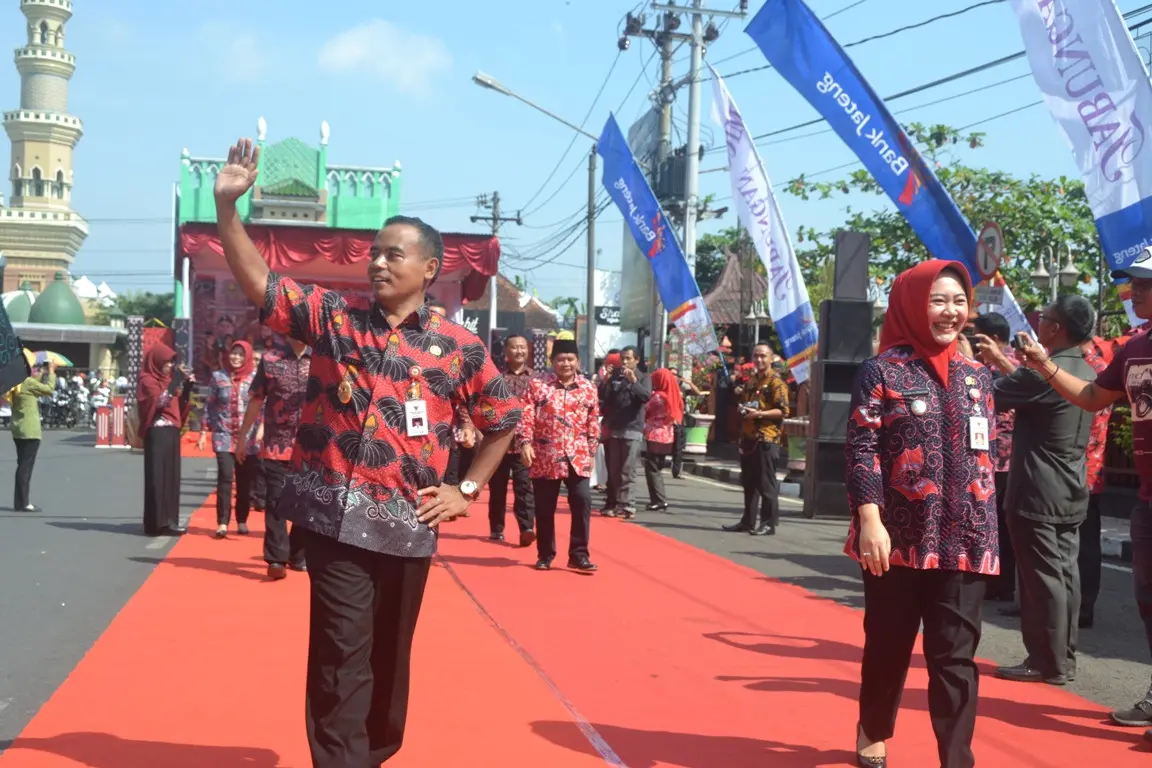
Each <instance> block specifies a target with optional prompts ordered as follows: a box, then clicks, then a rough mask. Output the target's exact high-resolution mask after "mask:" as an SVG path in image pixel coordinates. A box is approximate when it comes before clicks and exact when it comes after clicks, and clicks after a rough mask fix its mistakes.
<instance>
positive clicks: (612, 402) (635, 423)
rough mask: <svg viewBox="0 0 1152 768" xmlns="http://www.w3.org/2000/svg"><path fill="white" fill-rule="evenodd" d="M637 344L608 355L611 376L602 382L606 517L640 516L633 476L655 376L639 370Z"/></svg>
mask: <svg viewBox="0 0 1152 768" xmlns="http://www.w3.org/2000/svg"><path fill="white" fill-rule="evenodd" d="M639 362H640V358H639V356H638V355H637V354H636V347H624V349H622V350H621V351H620V356H619V358H618V359H616V358H613V356H612V355H609V356H608V359H607V361H606V365H607V366H608V369H609V370H608V376H607V377H606V378H605V379H604V380H603V381H601V382H600V391H599V394H600V402H601V403H602V404H603V405H602V407H603V409H604V432H605V434H606V435H607V437H608V439H607V441H606V442H605V444H604V460H605V463H606V464H607V465H608V500H607V501H606V502H605V504H604V509H603V510H601V514H602V515H604V516H606V517H616V516H619V517H623V518H625V519H626V520H630V519H632V518H633V517H635V516H636V507H635V506H634V505H633V504H632V478H633V476H634V475H635V473H636V465H637V464H638V463H639V462H640V450H641V448H642V447H643V444H644V408H645V406H647V404H648V399H649V398H651V397H652V379H651V378H649V376H648V374H646V373H643V372H642V371H640V370H637V367H636V366H637V364H638V363H639Z"/></svg>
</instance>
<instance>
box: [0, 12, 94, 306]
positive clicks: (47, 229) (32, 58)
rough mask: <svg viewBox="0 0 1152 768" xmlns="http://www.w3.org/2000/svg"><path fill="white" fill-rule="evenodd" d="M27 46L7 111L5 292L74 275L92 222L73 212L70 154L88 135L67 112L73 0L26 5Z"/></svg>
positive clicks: (1, 238) (2, 232) (1, 228)
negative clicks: (67, 43)
mask: <svg viewBox="0 0 1152 768" xmlns="http://www.w3.org/2000/svg"><path fill="white" fill-rule="evenodd" d="M20 10H21V11H22V12H23V13H24V16H25V18H26V19H27V39H28V41H27V44H25V45H24V46H22V47H20V48H17V49H16V70H17V71H18V72H19V73H20V108H19V109H18V110H15V111H11V112H5V113H4V115H3V119H4V130H5V131H6V132H7V134H8V138H9V139H10V140H11V142H12V162H11V164H10V166H9V174H8V178H9V180H10V182H11V185H12V186H11V188H10V190H9V195H10V197H9V202H8V205H7V206H6V207H5V206H0V253H3V256H4V267H3V275H4V276H3V287H2V290H4V291H9V290H15V289H16V288H18V287H19V286H20V285H21V284H22V283H25V282H27V283H31V284H32V287H33V288H34V289H36V290H43V289H44V287H45V286H47V285H48V284H49V283H51V282H52V279H53V276H54V274H55V273H56V272H59V271H68V269H69V268H70V266H71V264H72V260H73V258H75V256H76V252H77V251H78V250H80V246H81V245H82V244H83V242H84V239H85V238H86V237H87V236H88V223H87V222H86V221H84V219H83V217H81V216H80V215H79V214H77V213H75V212H74V211H73V210H72V151H73V149H75V147H76V144H77V142H79V141H80V136H81V135H82V134H83V132H84V129H83V124H82V123H81V122H80V120H79V118H76V117H73V116H72V115H70V114H68V81H69V80H71V78H72V73H73V72H74V71H75V70H76V57H75V56H73V55H72V54H71V53H69V52H68V51H67V50H66V49H65V47H64V39H65V25H66V24H67V22H68V20H69V19H70V18H72V0H20Z"/></svg>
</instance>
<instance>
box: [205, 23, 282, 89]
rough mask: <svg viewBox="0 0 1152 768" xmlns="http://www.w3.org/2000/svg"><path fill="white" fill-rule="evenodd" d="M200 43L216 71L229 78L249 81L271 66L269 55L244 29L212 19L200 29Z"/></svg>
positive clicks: (266, 71) (255, 78)
mask: <svg viewBox="0 0 1152 768" xmlns="http://www.w3.org/2000/svg"><path fill="white" fill-rule="evenodd" d="M199 36H200V42H201V44H202V45H203V46H204V52H206V53H207V57H206V58H207V59H208V60H210V61H212V62H213V64H214V66H215V67H216V70H217V72H218V73H219V74H220V75H221V76H223V77H227V78H229V79H232V80H237V81H242V82H252V81H254V80H259V79H261V78H262V77H264V75H266V74H267V73H268V72H269V71H270V70H271V69H272V55H271V53H270V51H269V49H268V48H267V47H266V46H265V45H264V44H263V42H261V41H260V39H259V38H258V37H257V36H256V35H255V34H254V33H252V32H251V31H249V30H248V29H247V28H245V27H242V26H240V25H238V24H233V23H229V22H213V23H210V24H205V25H204V26H203V27H201V28H200V35H199Z"/></svg>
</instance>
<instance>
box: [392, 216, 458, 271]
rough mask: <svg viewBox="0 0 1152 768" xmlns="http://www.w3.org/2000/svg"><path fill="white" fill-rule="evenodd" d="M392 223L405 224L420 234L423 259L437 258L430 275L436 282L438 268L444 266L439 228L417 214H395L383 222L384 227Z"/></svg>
mask: <svg viewBox="0 0 1152 768" xmlns="http://www.w3.org/2000/svg"><path fill="white" fill-rule="evenodd" d="M393 224H407V225H408V226H409V227H412V228H414V229H415V230H416V232H417V233H418V234H419V235H420V245H421V246H422V247H423V248H424V260H425V261H427V260H428V259H436V260H437V261H436V274H435V275H433V276H432V282H433V283H434V282H436V279H437V278H438V277H440V270H442V269H443V268H444V238H442V237H441V236H440V232H439V230H437V229H436V227H434V226H432V225H431V224H429V223H428V222H426V221H424V219H421V218H420V217H418V216H399V215H397V216H392V217H390V218H389V219H388V220H387V221H385V222H384V226H385V227H390V226H392V225H393ZM382 228H383V227H382ZM429 285H431V283H429Z"/></svg>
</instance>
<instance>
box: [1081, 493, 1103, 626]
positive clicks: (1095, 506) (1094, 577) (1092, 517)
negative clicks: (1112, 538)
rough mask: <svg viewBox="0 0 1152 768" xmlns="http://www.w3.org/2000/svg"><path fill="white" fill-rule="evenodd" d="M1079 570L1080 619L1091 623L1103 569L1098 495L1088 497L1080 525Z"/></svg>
mask: <svg viewBox="0 0 1152 768" xmlns="http://www.w3.org/2000/svg"><path fill="white" fill-rule="evenodd" d="M1076 565H1077V567H1078V568H1079V569H1080V618H1081V619H1087V620H1088V621H1091V620H1092V618H1093V616H1094V615H1095V614H1096V598H1097V597H1099V596H1100V574H1101V570H1102V569H1103V567H1104V553H1103V551H1102V550H1101V549H1100V494H1098V493H1094V494H1092V495H1091V496H1089V497H1088V517H1087V519H1085V520H1084V522H1083V523H1082V524H1081V525H1080V555H1079V556H1078V557H1077V558H1076Z"/></svg>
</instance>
